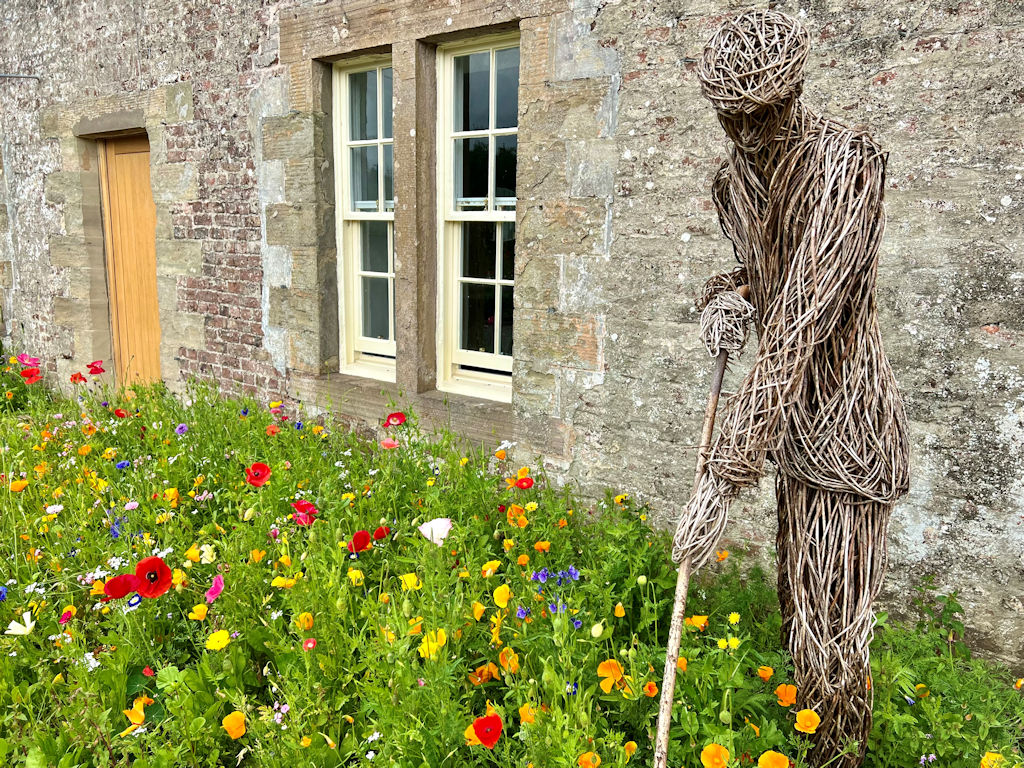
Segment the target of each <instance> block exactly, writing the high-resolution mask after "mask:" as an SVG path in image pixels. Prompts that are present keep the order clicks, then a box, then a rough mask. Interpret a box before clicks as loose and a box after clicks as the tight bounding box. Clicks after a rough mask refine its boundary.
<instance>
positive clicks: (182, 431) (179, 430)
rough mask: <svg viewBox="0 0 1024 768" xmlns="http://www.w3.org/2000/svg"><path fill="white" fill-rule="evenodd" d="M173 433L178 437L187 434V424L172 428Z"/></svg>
mask: <svg viewBox="0 0 1024 768" xmlns="http://www.w3.org/2000/svg"><path fill="white" fill-rule="evenodd" d="M174 432H175V433H176V434H179V435H184V434H185V433H186V432H188V424H179V425H178V426H176V427H175V428H174Z"/></svg>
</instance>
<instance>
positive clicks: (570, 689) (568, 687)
mask: <svg viewBox="0 0 1024 768" xmlns="http://www.w3.org/2000/svg"><path fill="white" fill-rule="evenodd" d="M579 689H580V686H579V683H566V684H565V693H566V695H568V696H575V695H576V693H577V692H578V691H579Z"/></svg>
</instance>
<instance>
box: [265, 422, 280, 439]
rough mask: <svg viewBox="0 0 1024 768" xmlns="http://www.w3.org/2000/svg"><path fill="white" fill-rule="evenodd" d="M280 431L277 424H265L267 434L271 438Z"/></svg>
mask: <svg viewBox="0 0 1024 768" xmlns="http://www.w3.org/2000/svg"><path fill="white" fill-rule="evenodd" d="M280 431H281V428H280V427H279V426H277V424H267V434H268V435H270V436H271V437H273V436H274V435H276V434H277V433H278V432H280Z"/></svg>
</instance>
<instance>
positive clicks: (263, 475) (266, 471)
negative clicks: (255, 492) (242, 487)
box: [245, 461, 270, 488]
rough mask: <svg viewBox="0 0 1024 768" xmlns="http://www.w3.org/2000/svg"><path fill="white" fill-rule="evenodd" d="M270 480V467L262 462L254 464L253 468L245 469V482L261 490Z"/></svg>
mask: <svg viewBox="0 0 1024 768" xmlns="http://www.w3.org/2000/svg"><path fill="white" fill-rule="evenodd" d="M269 479H270V467H268V466H267V465H266V464H264V463H263V462H261V461H256V462H253V465H252V466H251V467H246V468H245V482H247V483H248V484H249V485H255V486H256V487H257V488H259V487H260V486H262V485H263V484H264V483H265V482H267V480H269Z"/></svg>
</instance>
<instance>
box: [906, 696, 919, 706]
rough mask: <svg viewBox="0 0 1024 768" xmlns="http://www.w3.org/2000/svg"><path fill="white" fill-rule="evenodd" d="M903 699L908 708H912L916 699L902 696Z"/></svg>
mask: <svg viewBox="0 0 1024 768" xmlns="http://www.w3.org/2000/svg"><path fill="white" fill-rule="evenodd" d="M903 698H904V699H906V700H907V704H909V705H910V706H914V704H916V703H917V699H912V698H910V697H909V696H904V697H903Z"/></svg>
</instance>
